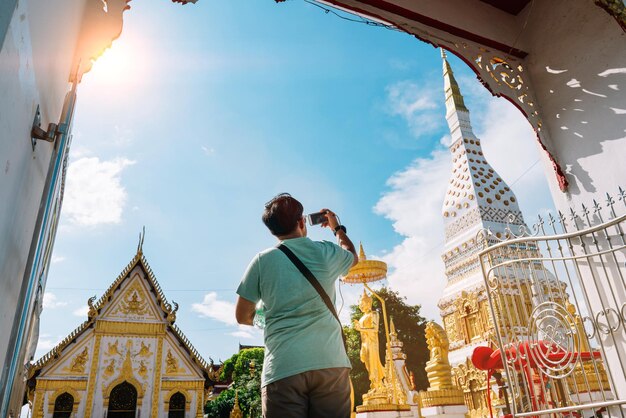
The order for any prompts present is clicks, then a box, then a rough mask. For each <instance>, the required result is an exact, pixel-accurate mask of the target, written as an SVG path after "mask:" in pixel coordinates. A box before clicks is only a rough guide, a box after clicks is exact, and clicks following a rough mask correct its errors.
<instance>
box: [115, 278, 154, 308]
mask: <svg viewBox="0 0 626 418" xmlns="http://www.w3.org/2000/svg"><path fill="white" fill-rule="evenodd" d="M141 293H143V292H142V290H141V288H140V286H139V285H138V283H137V282H135V283H133V284H132V285H131V287H130V288H129V289H128V291H126V293H125V295H124V297H123V299H122V301H121V303H120V305H119V306H118V308H117V309H116V310H115V311H114V313H115V312H121V313H123V314H126V315H138V316H142V315H145V314H147V313H148V312H149V308H148V301H147V300H146V299H145V298H143V297H142V295H141Z"/></svg>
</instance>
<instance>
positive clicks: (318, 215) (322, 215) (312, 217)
mask: <svg viewBox="0 0 626 418" xmlns="http://www.w3.org/2000/svg"><path fill="white" fill-rule="evenodd" d="M306 217H307V219H308V220H309V224H310V225H311V226H313V225H319V224H321V223H323V222H326V221H327V220H328V218H327V217H326V212H315V213H310V214H308V215H307V216H306Z"/></svg>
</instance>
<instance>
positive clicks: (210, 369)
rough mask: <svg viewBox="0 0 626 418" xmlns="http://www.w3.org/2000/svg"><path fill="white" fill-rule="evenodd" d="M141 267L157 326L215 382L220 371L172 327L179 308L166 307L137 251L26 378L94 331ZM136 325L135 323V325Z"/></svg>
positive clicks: (152, 277) (168, 304) (171, 305)
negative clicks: (157, 317) (81, 319)
mask: <svg viewBox="0 0 626 418" xmlns="http://www.w3.org/2000/svg"><path fill="white" fill-rule="evenodd" d="M136 267H140V268H141V270H142V271H143V273H144V274H143V275H141V277H142V278H143V279H144V280H145V281H146V282H147V284H148V286H149V287H150V291H151V292H153V293H154V297H155V299H156V302H157V304H158V307H159V311H160V312H159V315H160V322H163V323H165V324H166V327H165V329H166V331H168V330H169V331H170V332H171V334H172V335H173V336H174V337H175V338H176V340H177V341H178V342H179V343H180V345H181V347H183V348H184V350H185V351H186V352H187V353H188V354H189V357H190V358H191V360H192V361H193V362H194V363H195V364H196V365H197V366H198V367H199V368H200V369H201V370H202V372H203V374H204V375H205V378H206V379H207V380H210V381H213V382H215V381H217V379H218V376H219V370H218V368H217V367H215V366H214V364H213V361H212V360H211V362H207V361H206V360H204V358H203V357H202V356H201V355H200V353H199V352H198V350H196V348H195V347H194V346H193V345H192V344H191V342H190V341H189V339H188V338H187V337H186V336H185V334H184V333H183V332H182V330H181V329H180V328H178V326H177V325H176V324H175V321H176V311H177V310H178V304H177V303H176V302H173V301H172V303H169V302H168V301H167V299H166V297H165V295H164V294H163V290H162V289H161V286H160V285H159V283H158V281H157V279H156V277H155V276H154V273H153V272H152V269H151V268H150V265H149V264H148V261H147V260H146V258H145V257H144V255H143V252H142V250H141V248H139V249H138V251H137V254H136V255H135V257H134V258H133V259H132V260H131V261H130V263H128V265H127V266H126V267H125V268H124V270H122V272H121V273H120V274H119V276H118V277H117V278H116V279H115V280H114V281H113V283H112V284H111V285H110V286H109V288H108V289H107V290H106V291H105V292H104V293H103V294H102V296H101V297H100V299H98V300H97V301H96V302H95V303H94V300H95V298H96V297H95V296H94V297H92V298H90V299H89V300H88V302H87V303H88V305H89V313H88V314H87V320H86V321H85V322H83V323H82V324H80V325H79V326H78V327H77V328H76V329H75V330H73V331H72V332H71V333H70V334H69V335H68V336H67V337H65V338H64V339H63V340H61V342H59V343H58V344H57V345H56V346H55V347H54V348H52V349H51V350H50V351H49V352H48V353H46V354H45V355H44V356H42V357H41V358H40V359H39V360H37V361H36V362H35V363H32V364H31V365H30V368H29V378H32V377H35V376H36V375H37V374H38V372H39V371H40V370H41V369H42V368H44V367H45V366H46V365H48V364H50V363H51V362H53V361H54V360H55V359H57V358H59V356H60V355H61V354H62V353H63V351H64V350H65V349H66V348H67V347H68V346H70V345H71V344H72V343H73V342H75V341H76V340H77V339H78V338H79V337H80V336H81V335H82V334H83V333H85V332H86V331H87V330H89V329H91V328H95V326H96V322H97V321H98V320H102V318H101V316H102V315H101V314H102V313H103V311H104V310H105V309H106V308H108V307H109V305H110V304H111V303H112V302H113V301H114V297H113V296H114V294H115V293H116V292H117V291H119V290H120V289H121V287H122V284H123V283H124V282H125V281H126V280H130V278H131V275H130V273H131V272H132V271H133V270H134V269H135V268H136ZM135 322H137V321H135Z"/></svg>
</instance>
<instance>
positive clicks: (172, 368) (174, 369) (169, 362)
mask: <svg viewBox="0 0 626 418" xmlns="http://www.w3.org/2000/svg"><path fill="white" fill-rule="evenodd" d="M182 371H183V370H180V369H179V366H178V359H177V358H176V357H174V355H173V354H172V351H171V350H169V349H168V350H167V354H166V356H165V373H167V374H175V373H180V372H182Z"/></svg>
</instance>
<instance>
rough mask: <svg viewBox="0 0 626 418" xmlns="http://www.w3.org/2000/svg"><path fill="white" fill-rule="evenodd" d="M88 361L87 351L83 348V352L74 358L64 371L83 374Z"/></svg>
mask: <svg viewBox="0 0 626 418" xmlns="http://www.w3.org/2000/svg"><path fill="white" fill-rule="evenodd" d="M88 360H89V349H88V348H87V347H85V348H84V349H83V351H82V352H81V353H80V354H78V355H76V357H74V358H73V359H72V361H71V363H70V365H69V367H66V368H65V370H66V371H69V372H72V373H81V374H82V373H85V366H86V365H87V361H88Z"/></svg>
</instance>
